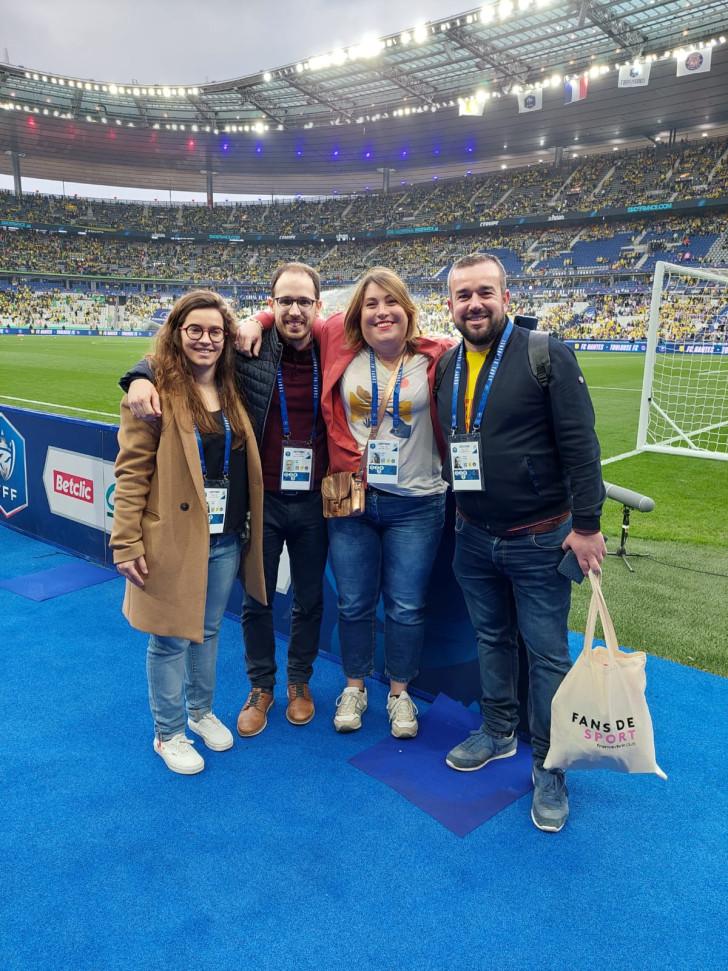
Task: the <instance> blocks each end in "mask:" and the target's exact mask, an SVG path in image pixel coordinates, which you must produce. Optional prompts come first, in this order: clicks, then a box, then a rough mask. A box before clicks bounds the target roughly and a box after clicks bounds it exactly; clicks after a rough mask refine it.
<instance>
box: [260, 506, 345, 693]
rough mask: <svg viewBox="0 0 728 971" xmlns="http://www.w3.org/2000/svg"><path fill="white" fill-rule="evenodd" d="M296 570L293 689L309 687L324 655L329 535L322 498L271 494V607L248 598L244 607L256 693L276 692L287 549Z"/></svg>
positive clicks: (266, 522) (267, 519) (266, 544)
mask: <svg viewBox="0 0 728 971" xmlns="http://www.w3.org/2000/svg"><path fill="white" fill-rule="evenodd" d="M284 542H285V544H286V546H287V547H288V558H289V560H290V564H291V586H292V588H293V606H292V608H291V632H290V638H289V641H288V683H289V684H300V683H304V684H307V683H308V682H309V680H310V678H311V674H312V673H313V662H314V660H315V659H316V655H317V653H318V644H319V634H320V631H321V615H322V613H323V577H324V570H325V568H326V556H327V553H328V534H327V530H326V521H325V519H324V516H323V509H322V506H321V493H320V492H301V493H294V494H292V495H281V494H280V493H277V492H266V493H265V502H264V505H263V569H264V571H265V589H266V594H267V597H268V606H264V605H263V604H261V603H259V602H258V601H257V600H255V599H254V598H253V597H251V596H249V595H248V594H247V593H246V595H245V600H244V602H243V635H244V638H245V665H246V668H247V671H248V677H249V679H250V683H251V685H252V686H253V687H255V688H263V689H264V690H266V691H272V690H273V686H274V684H275V680H276V655H275V636H274V633H273V599H274V597H275V593H276V579H277V576H278V563H279V561H280V558H281V553H282V552H283V543H284Z"/></svg>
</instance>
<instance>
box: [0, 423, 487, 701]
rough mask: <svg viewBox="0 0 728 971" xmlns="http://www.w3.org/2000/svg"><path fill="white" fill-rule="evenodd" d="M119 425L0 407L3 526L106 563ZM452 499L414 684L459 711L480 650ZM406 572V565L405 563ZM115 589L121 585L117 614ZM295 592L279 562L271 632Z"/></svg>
mask: <svg viewBox="0 0 728 971" xmlns="http://www.w3.org/2000/svg"><path fill="white" fill-rule="evenodd" d="M117 431H118V429H117V427H116V426H115V425H105V424H102V423H101V422H93V421H82V420H80V419H76V418H63V417H60V416H57V415H48V414H43V413H40V412H35V411H27V410H25V409H22V408H3V409H2V410H0V496H1V497H2V499H1V501H0V526H6V527H10V528H14V529H17V530H19V531H20V532H23V533H27V534H29V535H31V536H35V537H37V538H38V539H42V540H47V541H48V542H50V543H54V544H56V545H58V546H61V547H63V548H65V549H68V550H72V551H74V552H77V553H80V554H81V555H82V556H85V557H87V558H88V559H91V560H94V561H96V562H98V563H102V564H105V565H107V566H108V565H111V564H112V563H113V556H112V553H111V551H110V550H109V545H108V540H109V533H110V530H111V524H112V520H113V515H114V488H115V482H116V480H115V477H114V460H115V458H116V454H117V451H118V445H117V438H116V436H117ZM454 517H455V512H454V502H453V500H452V496H450V497H449V501H448V508H447V519H446V525H445V531H444V534H443V538H442V542H441V544H440V549H439V552H438V555H437V558H436V561H435V565H434V568H433V572H432V577H431V578H430V585H429V592H428V596H427V610H426V627H425V647H424V653H423V657H422V662H421V665H420V675H419V676H418V678H417V679H416V680H415V682H414V686H415V687H416V688H417V689H419V690H420V691H422V692H425V693H427V694H430V695H435V694H437V693H438V692H439V691H444V692H445V693H446V694H448V695H450V697H452V698H456V699H458V700H460V701H462V702H463V703H465V704H471V703H472V702H474V701H476V700H477V698H478V697H479V695H480V678H479V673H478V660H477V657H478V655H477V646H476V641H475V634H474V632H473V629H472V627H471V626H470V621H469V619H468V615H467V611H466V609H465V604H464V602H463V599H462V595H461V593H460V588H459V587H458V584H457V581H456V580H455V577H454V576H453V573H452V568H451V563H452V558H453V549H454V541H455V534H454ZM404 566H405V568H406V564H405V565H404ZM122 589H123V588H122V586H121V584H120V585H119V608H120V609H121V599H122ZM336 602H337V597H336V584H335V581H334V578H333V575H332V573H331V568H330V566H327V568H326V573H325V577H324V612H323V619H322V624H321V639H320V642H319V643H320V648H321V650H322V651H325V652H327V653H329V654H332V655H334V656H340V654H341V649H340V642H339V631H338V616H337V606H336ZM241 607H242V587H241V586H240V583H239V581H236V583H235V586H234V588H233V592H232V594H231V596H230V600H229V602H228V611H229V612H231V613H233V614H235V615H237V616H239V615H240V612H241ZM292 607H293V592H292V590H291V585H290V572H289V571H288V569H287V561H284V563H283V565H282V568H281V570H280V571H279V575H278V592H277V595H276V598H275V601H274V608H273V617H274V624H275V629H276V631H277V632H278V633H279V634H281V635H282V636H284V637H287V636H288V634H289V631H290V624H291V611H292ZM375 626H376V649H375V669H376V671H377V672H380V673H381V672H383V671H384V608H383V604H382V603H381V601H380V603H379V605H378V608H377V614H376V620H375Z"/></svg>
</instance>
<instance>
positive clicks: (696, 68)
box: [675, 47, 713, 78]
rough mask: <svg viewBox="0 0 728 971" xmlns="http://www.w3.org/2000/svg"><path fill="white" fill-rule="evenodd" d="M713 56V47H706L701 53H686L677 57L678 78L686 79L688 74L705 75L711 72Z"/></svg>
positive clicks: (696, 51)
mask: <svg viewBox="0 0 728 971" xmlns="http://www.w3.org/2000/svg"><path fill="white" fill-rule="evenodd" d="M712 55H713V48H712V47H704V48H703V49H702V50H701V51H698V50H695V51H685V52H684V53H681V54H680V55H679V56H676V57H675V60H676V61H677V75H676V77H679V78H684V77H686V76H687V75H688V74H705V73H707V72H708V71H709V70H710V59H711V57H712Z"/></svg>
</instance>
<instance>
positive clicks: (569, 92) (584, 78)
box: [564, 74, 589, 105]
mask: <svg viewBox="0 0 728 971" xmlns="http://www.w3.org/2000/svg"><path fill="white" fill-rule="evenodd" d="M588 87H589V75H588V74H582V75H580V76H579V77H578V78H571V80H570V81H566V82H565V84H564V104H565V105H573V103H574V102H575V101H583V100H584V99H585V98H586V92H587V89H588Z"/></svg>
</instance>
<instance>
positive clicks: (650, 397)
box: [637, 260, 728, 460]
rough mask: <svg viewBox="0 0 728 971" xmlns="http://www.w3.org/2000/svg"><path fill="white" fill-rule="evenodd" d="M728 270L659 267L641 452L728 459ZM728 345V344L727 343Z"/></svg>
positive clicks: (642, 412)
mask: <svg viewBox="0 0 728 971" xmlns="http://www.w3.org/2000/svg"><path fill="white" fill-rule="evenodd" d="M721 321H727V322H728V269H726V270H724V271H722V270H707V269H705V270H704V269H703V268H702V267H699V266H678V265H676V264H673V263H665V262H663V261H662V260H660V261H658V263H657V264H656V265H655V277H654V281H653V285H652V300H651V303H650V316H649V328H648V333H647V354H646V357H645V370H644V377H643V381H642V398H641V402H640V417H639V426H638V430H637V450H638V451H640V452H663V453H665V454H669V455H675V454H677V455H689V456H692V457H695V458H712V459H725V460H728V343H725V342H724V343H723V344H718V343H717V342H715V341H714V340H707V339H706V338H708V337H709V336H710V335H711V333H714V332H715V330H716V328H717V326H718V324H719V323H720V322H721ZM724 341H725V338H724Z"/></svg>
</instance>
